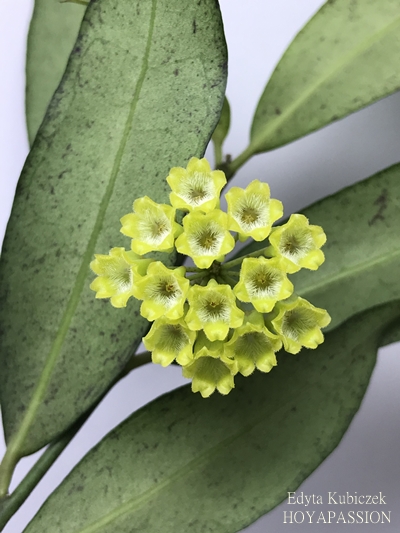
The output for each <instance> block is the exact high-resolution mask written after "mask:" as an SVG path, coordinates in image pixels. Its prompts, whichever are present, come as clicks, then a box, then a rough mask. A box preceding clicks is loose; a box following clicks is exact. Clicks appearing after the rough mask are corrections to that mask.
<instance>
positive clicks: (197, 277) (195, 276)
mask: <svg viewBox="0 0 400 533" xmlns="http://www.w3.org/2000/svg"><path fill="white" fill-rule="evenodd" d="M206 275H207V272H199V273H198V274H195V275H194V276H190V277H188V278H187V279H188V280H190V281H194V280H197V279H201V278H204V276H206Z"/></svg>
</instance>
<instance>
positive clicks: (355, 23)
mask: <svg viewBox="0 0 400 533" xmlns="http://www.w3.org/2000/svg"><path fill="white" fill-rule="evenodd" d="M399 31H400V0H379V2H377V1H376V0H363V1H362V2H360V1H352V2H349V1H348V0H329V1H327V2H326V4H325V5H324V6H323V7H322V8H321V9H320V11H319V12H318V13H317V14H316V15H315V16H314V17H313V18H312V19H311V20H310V22H309V23H308V24H307V25H306V26H305V27H304V28H303V29H302V30H301V31H300V33H299V34H298V35H297V37H296V38H295V39H294V41H293V42H292V44H291V45H290V46H289V48H288V49H287V51H286V52H285V54H284V55H283V57H282V59H281V60H280V62H279V64H278V66H277V67H276V70H275V72H274V73H273V74H272V77H271V79H270V80H269V82H268V84H267V86H266V88H265V91H264V93H263V95H262V96H261V99H260V101H259V103H258V107H257V110H256V112H255V115H254V119H253V125H252V129H251V144H250V149H249V153H260V152H264V151H267V150H271V149H273V148H276V147H278V146H282V145H283V144H286V143H288V142H291V141H293V140H295V139H298V138H299V137H303V136H304V135H307V134H308V133H311V132H312V131H315V130H317V129H319V128H322V127H323V126H326V125H327V124H330V123H331V122H333V121H335V120H338V119H340V118H342V117H345V116H346V115H348V114H349V113H353V112H354V111H357V110H358V109H361V108H362V107H364V106H366V105H368V104H371V103H372V102H375V101H376V100H378V99H379V98H383V97H384V96H387V95H389V94H391V93H393V92H394V91H397V90H398V89H399V88H400V39H399V38H398V35H399Z"/></svg>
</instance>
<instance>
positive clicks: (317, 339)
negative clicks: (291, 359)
mask: <svg viewBox="0 0 400 533" xmlns="http://www.w3.org/2000/svg"><path fill="white" fill-rule="evenodd" d="M276 312H277V315H276V316H275V318H273V319H272V320H271V324H272V326H273V327H274V329H275V331H276V332H277V333H278V334H279V335H280V336H281V338H282V341H283V345H284V347H285V350H286V351H287V352H289V353H293V354H295V353H298V352H299V351H300V350H301V348H302V346H304V347H306V348H316V347H317V346H318V345H319V344H321V343H322V342H324V335H323V334H322V331H321V328H324V327H325V326H327V325H328V324H329V323H330V321H331V317H330V316H329V314H328V313H327V311H325V309H320V308H319V307H314V306H313V305H312V304H311V303H310V302H308V301H307V300H305V299H303V298H300V297H299V296H298V297H296V298H293V299H292V300H290V301H287V302H279V303H278V304H277V306H276Z"/></svg>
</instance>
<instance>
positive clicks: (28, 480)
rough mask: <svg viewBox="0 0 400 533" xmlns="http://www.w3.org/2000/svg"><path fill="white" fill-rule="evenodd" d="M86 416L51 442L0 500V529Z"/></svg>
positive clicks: (23, 500) (74, 433)
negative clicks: (11, 489) (16, 483)
mask: <svg viewBox="0 0 400 533" xmlns="http://www.w3.org/2000/svg"><path fill="white" fill-rule="evenodd" d="M88 416H89V415H87V416H85V418H84V419H82V420H79V422H78V423H76V424H74V425H73V426H72V427H71V428H70V429H69V430H68V431H67V432H66V433H64V435H62V436H61V437H60V438H59V439H58V440H56V441H54V442H53V443H51V444H50V445H49V446H48V448H47V450H46V451H45V452H44V453H43V455H42V456H41V457H40V458H39V459H38V461H37V462H36V463H35V464H34V465H33V467H32V468H31V470H30V471H29V472H28V474H27V475H26V477H25V478H24V479H23V480H22V481H21V483H20V484H19V485H18V487H17V488H16V489H15V490H14V492H13V493H12V494H11V496H7V497H6V498H4V499H3V500H0V531H2V530H3V528H4V526H5V525H6V524H7V522H8V521H9V520H10V518H11V517H12V516H13V515H14V514H15V513H16V512H17V511H18V509H19V508H20V507H21V505H22V504H23V503H24V502H25V500H26V499H27V498H28V496H29V495H30V493H31V492H32V490H33V489H34V488H35V487H36V485H37V484H38V483H39V481H40V480H41V479H42V478H43V476H44V475H45V474H46V472H47V471H48V470H49V468H50V467H51V466H52V464H53V463H54V461H55V460H56V459H57V458H58V456H59V455H60V454H61V453H62V451H63V450H64V449H65V447H66V446H68V444H69V443H70V442H71V440H72V439H73V437H74V436H75V435H76V433H77V432H78V431H79V429H80V428H81V427H82V425H83V423H84V422H85V421H86V419H87V417H88Z"/></svg>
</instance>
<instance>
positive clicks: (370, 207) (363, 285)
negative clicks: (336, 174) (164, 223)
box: [239, 165, 400, 329]
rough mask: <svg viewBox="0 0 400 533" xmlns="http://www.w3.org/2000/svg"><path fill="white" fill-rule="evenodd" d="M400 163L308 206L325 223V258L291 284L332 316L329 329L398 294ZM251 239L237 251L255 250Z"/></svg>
mask: <svg viewBox="0 0 400 533" xmlns="http://www.w3.org/2000/svg"><path fill="white" fill-rule="evenodd" d="M399 206H400V165H394V166H392V167H390V168H389V169H386V170H384V171H383V172H379V173H378V174H376V175H375V176H372V177H371V178H368V179H366V180H364V181H362V182H359V183H356V184H355V185H352V186H350V187H347V188H345V189H343V190H342V191H339V192H338V193H336V194H334V195H332V196H329V197H327V198H324V199H323V200H321V201H319V202H316V203H315V204H313V205H312V206H310V207H307V208H306V209H305V210H304V211H303V213H304V214H305V215H306V216H307V217H308V218H309V220H310V223H311V224H318V225H321V226H322V227H323V228H324V231H325V233H326V235H327V239H328V240H327V243H326V244H325V246H324V247H323V251H324V253H325V258H326V259H325V263H324V264H323V265H322V266H321V267H320V268H319V269H318V270H317V271H314V272H313V271H309V270H305V269H303V270H301V271H300V272H299V273H297V274H295V275H293V276H291V279H292V280H293V282H294V286H295V290H296V292H298V293H299V294H300V295H301V296H304V297H305V298H307V299H308V300H310V301H311V302H312V303H313V304H314V305H316V306H318V307H323V308H325V309H327V310H328V311H329V314H330V315H331V316H332V322H331V324H330V326H329V328H330V329H332V328H334V327H335V326H337V325H338V324H340V323H341V322H343V321H344V320H346V319H347V318H349V317H350V316H352V315H354V314H356V313H359V312H360V311H363V310H364V309H368V308H370V307H374V306H376V305H379V304H383V303H385V302H388V301H391V300H395V299H398V298H400V277H399V271H400V239H399V227H400V209H399ZM264 246H266V243H265V242H258V243H256V242H253V243H251V244H250V245H249V246H247V247H245V248H244V249H243V250H242V251H241V252H240V254H239V255H245V254H246V253H249V252H252V251H255V250H258V249H260V248H262V247H264Z"/></svg>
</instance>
